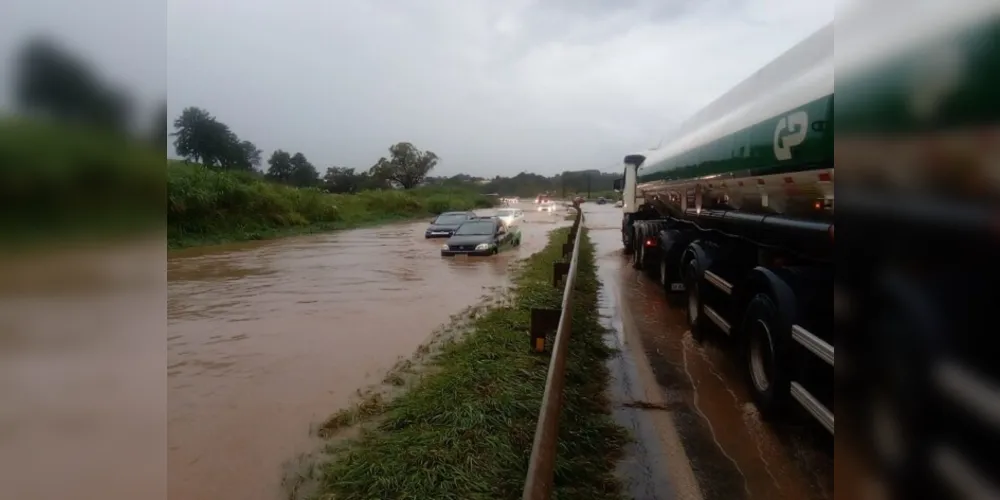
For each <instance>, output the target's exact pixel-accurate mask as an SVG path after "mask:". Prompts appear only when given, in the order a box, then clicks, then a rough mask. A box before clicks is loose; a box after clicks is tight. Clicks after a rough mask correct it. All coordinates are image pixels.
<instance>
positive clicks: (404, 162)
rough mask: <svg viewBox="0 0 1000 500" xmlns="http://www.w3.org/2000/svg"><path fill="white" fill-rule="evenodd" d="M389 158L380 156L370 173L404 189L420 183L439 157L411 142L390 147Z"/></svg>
mask: <svg viewBox="0 0 1000 500" xmlns="http://www.w3.org/2000/svg"><path fill="white" fill-rule="evenodd" d="M389 155H390V156H389V158H388V159H386V158H385V157H382V158H379V160H378V162H377V163H376V164H375V165H374V166H373V167H372V168H371V169H370V170H369V174H370V175H371V176H372V177H373V178H375V179H379V180H384V181H389V182H393V183H396V184H399V185H400V186H401V187H402V188H403V189H410V188H413V187H416V186H418V185H420V183H421V182H423V180H424V178H425V177H427V174H428V173H429V172H430V171H431V169H433V168H434V166H435V165H437V162H438V157H437V155H436V154H434V153H433V152H431V151H427V152H423V151H421V150H419V149H417V148H416V147H414V146H413V144H410V143H409V142H400V143H397V144H394V145H392V146H390V147H389Z"/></svg>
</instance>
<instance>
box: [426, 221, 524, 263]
mask: <svg viewBox="0 0 1000 500" xmlns="http://www.w3.org/2000/svg"><path fill="white" fill-rule="evenodd" d="M520 245H521V231H520V230H519V229H518V228H517V226H512V227H508V226H507V225H506V224H504V223H503V221H501V220H500V218H499V217H477V218H475V219H470V220H468V221H466V222H464V223H463V224H462V225H461V226H459V228H458V230H456V231H455V234H454V235H453V236H452V237H451V238H448V241H447V243H445V244H444V245H441V256H442V257H450V256H453V255H496V254H497V253H499V252H500V250H503V249H506V248H513V247H517V246H520Z"/></svg>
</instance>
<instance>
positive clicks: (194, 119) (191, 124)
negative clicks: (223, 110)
mask: <svg viewBox="0 0 1000 500" xmlns="http://www.w3.org/2000/svg"><path fill="white" fill-rule="evenodd" d="M174 129H176V132H174V133H173V134H171V135H172V136H173V137H174V148H175V149H176V150H177V154H179V155H181V156H183V157H184V158H186V159H188V160H193V161H194V162H196V163H201V164H202V165H205V166H207V167H211V166H213V165H214V164H215V162H216V161H218V160H220V159H223V158H226V157H227V156H230V155H231V153H226V152H225V150H226V148H227V147H228V146H230V145H231V141H232V137H231V136H230V135H229V134H230V131H229V127H227V126H225V125H223V124H222V123H219V122H218V121H217V120H216V119H215V117H214V116H212V115H211V114H209V112H208V111H205V110H204V109H201V108H196V107H193V106H192V107H188V108H184V111H182V112H181V115H180V116H178V117H177V119H175V120H174Z"/></svg>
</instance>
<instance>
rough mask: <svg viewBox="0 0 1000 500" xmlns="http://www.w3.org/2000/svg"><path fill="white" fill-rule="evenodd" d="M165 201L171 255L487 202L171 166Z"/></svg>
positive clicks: (467, 195)
mask: <svg viewBox="0 0 1000 500" xmlns="http://www.w3.org/2000/svg"><path fill="white" fill-rule="evenodd" d="M167 193H168V205H167V227H168V231H167V235H168V240H169V244H170V246H171V247H181V246H191V245H195V244H199V243H210V242H221V241H226V240H247V239H261V238H266V237H269V236H277V235H280V234H288V233H293V232H308V231H314V230H326V229H338V228H349V227H356V226H359V225H364V224H371V223H378V222H383V221H389V220H399V219H405V218H414V217H426V216H428V215H430V214H436V213H440V212H446V211H451V210H470V209H473V208H485V207H490V206H492V205H493V203H492V202H491V201H490V199H489V198H487V197H485V196H482V195H479V194H476V193H472V192H470V191H464V190H441V189H431V188H426V189H424V188H420V189H413V190H409V191H399V190H379V191H364V192H361V193H358V194H329V193H326V192H324V191H322V190H320V189H317V188H294V187H289V186H284V185H280V184H275V183H271V182H268V181H264V180H262V179H260V178H257V177H254V176H252V175H248V174H246V173H229V172H218V171H213V170H209V169H207V168H204V167H202V166H200V165H185V164H183V163H178V162H172V163H171V165H170V167H169V168H168V172H167Z"/></svg>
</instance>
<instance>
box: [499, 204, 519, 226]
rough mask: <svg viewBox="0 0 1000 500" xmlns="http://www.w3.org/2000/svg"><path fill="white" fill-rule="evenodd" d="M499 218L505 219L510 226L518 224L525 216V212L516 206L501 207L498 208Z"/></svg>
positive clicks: (505, 222)
mask: <svg viewBox="0 0 1000 500" xmlns="http://www.w3.org/2000/svg"><path fill="white" fill-rule="evenodd" d="M497 218H498V219H500V220H501V221H503V223H504V224H506V225H507V226H508V227H509V226H513V225H516V224H517V223H518V221H520V220H521V219H523V218H524V212H523V211H521V210H519V209H516V208H501V209H500V210H497Z"/></svg>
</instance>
